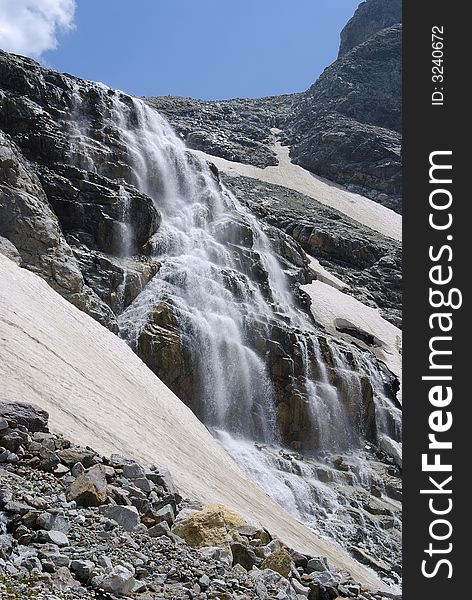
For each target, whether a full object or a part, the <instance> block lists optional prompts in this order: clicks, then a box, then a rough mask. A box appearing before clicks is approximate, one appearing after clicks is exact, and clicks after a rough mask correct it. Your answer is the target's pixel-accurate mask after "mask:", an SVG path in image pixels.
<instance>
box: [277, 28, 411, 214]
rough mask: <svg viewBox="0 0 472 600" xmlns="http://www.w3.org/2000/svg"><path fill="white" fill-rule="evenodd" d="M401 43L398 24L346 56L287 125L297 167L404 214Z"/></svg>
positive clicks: (306, 96)
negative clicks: (402, 207) (340, 184)
mask: <svg viewBox="0 0 472 600" xmlns="http://www.w3.org/2000/svg"><path fill="white" fill-rule="evenodd" d="M401 41H402V27H401V25H395V26H393V27H390V28H388V29H383V30H381V31H379V32H377V33H376V34H375V35H373V36H372V37H370V38H369V39H368V40H367V41H365V42H364V43H362V44H360V45H359V46H356V47H355V48H353V49H352V50H351V51H350V52H348V53H347V54H345V55H343V56H342V57H341V58H340V59H339V60H337V61H336V62H335V63H334V64H333V65H331V66H330V67H329V68H328V69H326V70H325V72H324V73H323V74H322V75H321V77H320V78H319V79H318V81H317V82H316V83H315V84H314V85H313V86H312V87H311V88H310V89H309V90H308V91H307V92H306V93H305V94H304V95H303V96H302V97H301V99H300V100H299V101H298V102H297V104H296V106H295V108H294V110H293V112H292V114H291V116H290V118H289V120H288V122H287V124H286V127H285V128H284V129H285V134H286V136H287V141H288V143H289V144H290V145H291V151H290V154H291V157H292V159H293V160H294V162H296V163H297V164H299V165H301V166H302V167H305V168H306V169H308V170H310V171H313V172H314V173H316V174H318V175H322V176H323V177H326V178H327V179H330V180H332V181H335V182H338V183H342V184H344V185H346V186H347V187H348V189H351V190H352V191H356V192H359V193H362V194H364V195H367V196H369V197H371V198H372V199H374V200H376V201H377V202H380V203H381V204H384V205H386V206H388V207H390V208H393V209H394V210H396V211H399V212H401V201H400V196H401V133H400V132H401V97H402V91H401V90H402V68H401V57H402V51H401Z"/></svg>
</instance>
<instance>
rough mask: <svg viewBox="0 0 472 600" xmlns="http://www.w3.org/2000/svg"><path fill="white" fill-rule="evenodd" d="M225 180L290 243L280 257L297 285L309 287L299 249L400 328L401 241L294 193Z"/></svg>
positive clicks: (237, 179)
mask: <svg viewBox="0 0 472 600" xmlns="http://www.w3.org/2000/svg"><path fill="white" fill-rule="evenodd" d="M222 177H223V181H224V183H225V185H227V186H228V187H229V189H231V191H232V192H233V193H234V194H235V195H236V196H237V198H238V199H239V200H240V201H241V202H243V203H244V204H246V205H247V206H248V207H249V208H250V209H251V211H253V212H254V213H255V214H256V215H257V216H259V217H260V218H261V219H263V220H264V221H265V222H267V223H268V224H270V225H271V226H273V227H275V228H278V229H281V230H282V231H284V232H285V233H286V234H288V239H289V240H290V239H292V243H291V244H292V245H291V246H289V247H285V249H284V247H282V248H278V254H279V255H281V256H285V260H288V263H287V266H289V263H291V264H290V268H291V270H292V272H293V278H294V281H295V282H298V283H305V281H304V278H306V280H307V281H309V280H310V279H309V277H310V276H309V273H308V272H307V262H306V258H305V259H303V257H302V256H300V253H299V250H298V249H297V248H299V245H300V246H301V247H302V248H303V249H304V250H305V251H306V252H307V253H308V254H310V255H312V256H316V257H317V258H318V259H319V260H320V261H321V263H322V264H323V265H324V266H326V267H327V268H328V270H330V271H331V272H332V273H335V274H336V275H337V276H338V277H339V278H340V279H341V280H342V281H344V282H345V283H346V284H348V285H349V286H350V287H349V289H345V290H344V291H345V293H349V294H352V295H353V296H355V297H356V298H358V299H359V300H360V301H361V302H363V303H364V304H367V305H368V306H374V307H378V308H380V310H381V312H382V315H383V316H384V318H385V319H387V320H388V321H391V322H392V323H393V324H394V325H396V326H397V327H401V302H402V287H401V281H402V273H401V244H400V243H399V242H396V241H395V240H392V239H389V238H386V237H384V236H382V235H381V234H379V233H377V232H375V231H372V230H370V229H368V228H366V227H362V226H361V225H359V224H358V223H355V222H354V221H351V220H350V219H349V218H348V217H346V216H345V215H342V214H341V213H339V212H337V211H336V210H334V209H332V208H329V207H327V206H324V205H322V204H320V203H319V202H317V201H316V200H313V199H312V198H309V197H307V196H304V195H303V194H300V193H298V192H294V191H293V190H288V189H286V188H283V187H280V186H276V185H272V184H269V183H266V182H256V181H254V180H253V179H249V178H246V177H229V176H222ZM271 237H272V238H273V237H274V236H271ZM293 240H295V246H293V243H294V242H293ZM274 243H275V247H276V248H277V243H276V242H274ZM287 252H289V254H288V255H287Z"/></svg>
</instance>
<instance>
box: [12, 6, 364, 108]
mask: <svg viewBox="0 0 472 600" xmlns="http://www.w3.org/2000/svg"><path fill="white" fill-rule="evenodd" d="M359 1H360V0H47V2H46V1H45V0H0V48H3V49H5V50H8V51H11V52H17V53H18V54H26V55H27V56H32V57H33V58H36V59H38V60H40V61H41V62H42V63H43V64H45V65H47V66H49V67H51V68H54V69H57V70H59V71H65V72H68V73H72V74H74V75H77V76H79V77H82V78H85V79H92V80H96V81H102V82H103V83H106V84H107V85H109V86H111V87H115V88H119V89H122V90H124V91H126V92H129V93H131V94H135V95H143V96H144V95H146V96H157V95H166V94H170V95H179V96H190V97H194V98H207V99H223V98H234V97H259V96H268V95H275V94H281V93H285V92H286V93H289V92H296V91H302V90H305V89H306V88H308V87H309V86H310V85H311V84H312V83H313V82H314V81H315V80H316V78H317V77H318V75H319V74H320V73H321V72H322V71H323V69H324V68H325V67H326V66H328V65H329V64H330V63H331V62H333V60H334V59H335V58H336V55H337V51H338V46H339V33H340V31H341V29H342V27H343V26H344V25H345V23H346V22H347V21H348V20H349V18H350V17H351V16H352V14H353V13H354V11H355V9H356V8H357V5H358V4H359Z"/></svg>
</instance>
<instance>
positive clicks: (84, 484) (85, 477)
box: [67, 465, 107, 506]
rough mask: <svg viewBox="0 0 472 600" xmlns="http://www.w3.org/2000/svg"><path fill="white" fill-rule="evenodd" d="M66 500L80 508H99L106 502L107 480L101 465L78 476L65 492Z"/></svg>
mask: <svg viewBox="0 0 472 600" xmlns="http://www.w3.org/2000/svg"><path fill="white" fill-rule="evenodd" d="M67 499H68V500H69V501H72V500H75V502H77V504H80V505H82V506H100V505H101V504H104V503H105V502H106V500H107V480H106V473H105V469H104V468H103V466H102V465H94V466H93V467H91V468H90V469H88V471H85V473H83V474H82V475H79V476H78V477H77V478H76V479H75V481H74V482H73V483H72V484H71V486H70V487H69V488H68V490H67Z"/></svg>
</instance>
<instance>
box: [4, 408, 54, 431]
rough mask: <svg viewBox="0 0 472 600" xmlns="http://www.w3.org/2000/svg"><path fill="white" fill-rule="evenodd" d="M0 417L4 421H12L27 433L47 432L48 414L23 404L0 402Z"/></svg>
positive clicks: (40, 409)
mask: <svg viewBox="0 0 472 600" xmlns="http://www.w3.org/2000/svg"><path fill="white" fill-rule="evenodd" d="M0 417H3V419H5V420H6V421H14V422H15V423H16V424H17V425H23V426H24V427H26V428H27V429H28V430H29V431H31V432H35V431H45V432H46V431H48V420H49V415H48V413H47V412H46V411H45V410H43V409H42V408H40V407H39V406H36V405H35V404H27V403H25V402H0Z"/></svg>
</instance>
